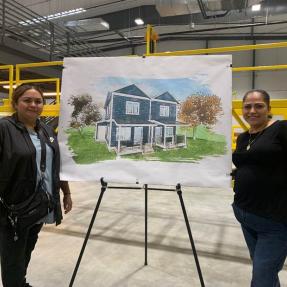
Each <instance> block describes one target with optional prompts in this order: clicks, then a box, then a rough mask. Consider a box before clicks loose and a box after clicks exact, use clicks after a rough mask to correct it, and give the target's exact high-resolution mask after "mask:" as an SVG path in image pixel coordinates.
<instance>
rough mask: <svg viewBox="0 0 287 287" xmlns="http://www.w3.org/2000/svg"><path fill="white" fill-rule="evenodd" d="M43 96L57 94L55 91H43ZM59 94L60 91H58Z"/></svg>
mask: <svg viewBox="0 0 287 287" xmlns="http://www.w3.org/2000/svg"><path fill="white" fill-rule="evenodd" d="M43 95H44V96H57V93H56V92H44V93H43ZM59 95H61V93H59Z"/></svg>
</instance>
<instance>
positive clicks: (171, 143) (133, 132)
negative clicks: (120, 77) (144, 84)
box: [95, 84, 186, 155]
mask: <svg viewBox="0 0 287 287" xmlns="http://www.w3.org/2000/svg"><path fill="white" fill-rule="evenodd" d="M178 106H179V102H178V101H177V100H176V99H175V98H174V97H173V96H172V95H171V94H170V93H168V92H165V93H163V94H161V95H159V96H157V97H155V98H151V97H149V96H148V95H146V94H145V93H144V92H143V91H142V90H141V89H139V88H138V87H137V86H136V85H134V84H133V85H129V86H126V87H124V88H122V89H119V90H116V91H114V92H109V93H108V95H107V98H106V101H105V105H104V109H105V115H104V119H103V120H102V121H99V122H97V123H96V132H95V139H96V140H97V141H104V142H106V144H107V146H108V149H109V150H114V151H115V152H116V153H117V154H119V155H120V154H130V153H139V152H141V153H147V152H153V151H154V148H155V147H156V146H157V147H159V148H162V149H164V150H165V149H171V148H180V147H186V135H180V136H179V135H177V134H176V128H177V126H183V125H186V124H185V123H181V122H178V121H177V110H178Z"/></svg>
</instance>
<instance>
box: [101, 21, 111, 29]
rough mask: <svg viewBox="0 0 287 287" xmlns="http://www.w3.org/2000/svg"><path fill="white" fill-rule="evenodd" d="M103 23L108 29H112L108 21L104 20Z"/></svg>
mask: <svg viewBox="0 0 287 287" xmlns="http://www.w3.org/2000/svg"><path fill="white" fill-rule="evenodd" d="M101 25H103V26H104V27H105V28H107V29H108V30H109V29H110V24H109V23H108V22H106V21H102V22H101Z"/></svg>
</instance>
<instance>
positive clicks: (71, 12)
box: [19, 8, 87, 26]
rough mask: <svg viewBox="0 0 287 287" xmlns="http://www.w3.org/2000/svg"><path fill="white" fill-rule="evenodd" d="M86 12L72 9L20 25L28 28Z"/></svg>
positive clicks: (21, 22) (80, 9)
mask: <svg viewBox="0 0 287 287" xmlns="http://www.w3.org/2000/svg"><path fill="white" fill-rule="evenodd" d="M86 11H87V10H85V9H84V8H77V9H72V10H67V11H63V12H59V13H56V14H51V15H48V16H43V17H38V18H34V19H31V20H26V21H20V22H19V24H21V25H23V26H27V25H31V24H35V23H40V22H45V21H46V20H53V19H57V18H62V17H66V16H71V15H75V14H80V13H84V12H86Z"/></svg>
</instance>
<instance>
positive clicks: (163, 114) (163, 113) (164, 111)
mask: <svg viewBox="0 0 287 287" xmlns="http://www.w3.org/2000/svg"><path fill="white" fill-rule="evenodd" d="M159 109H160V110H159V115H160V116H161V117H169V106H160V107H159Z"/></svg>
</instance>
